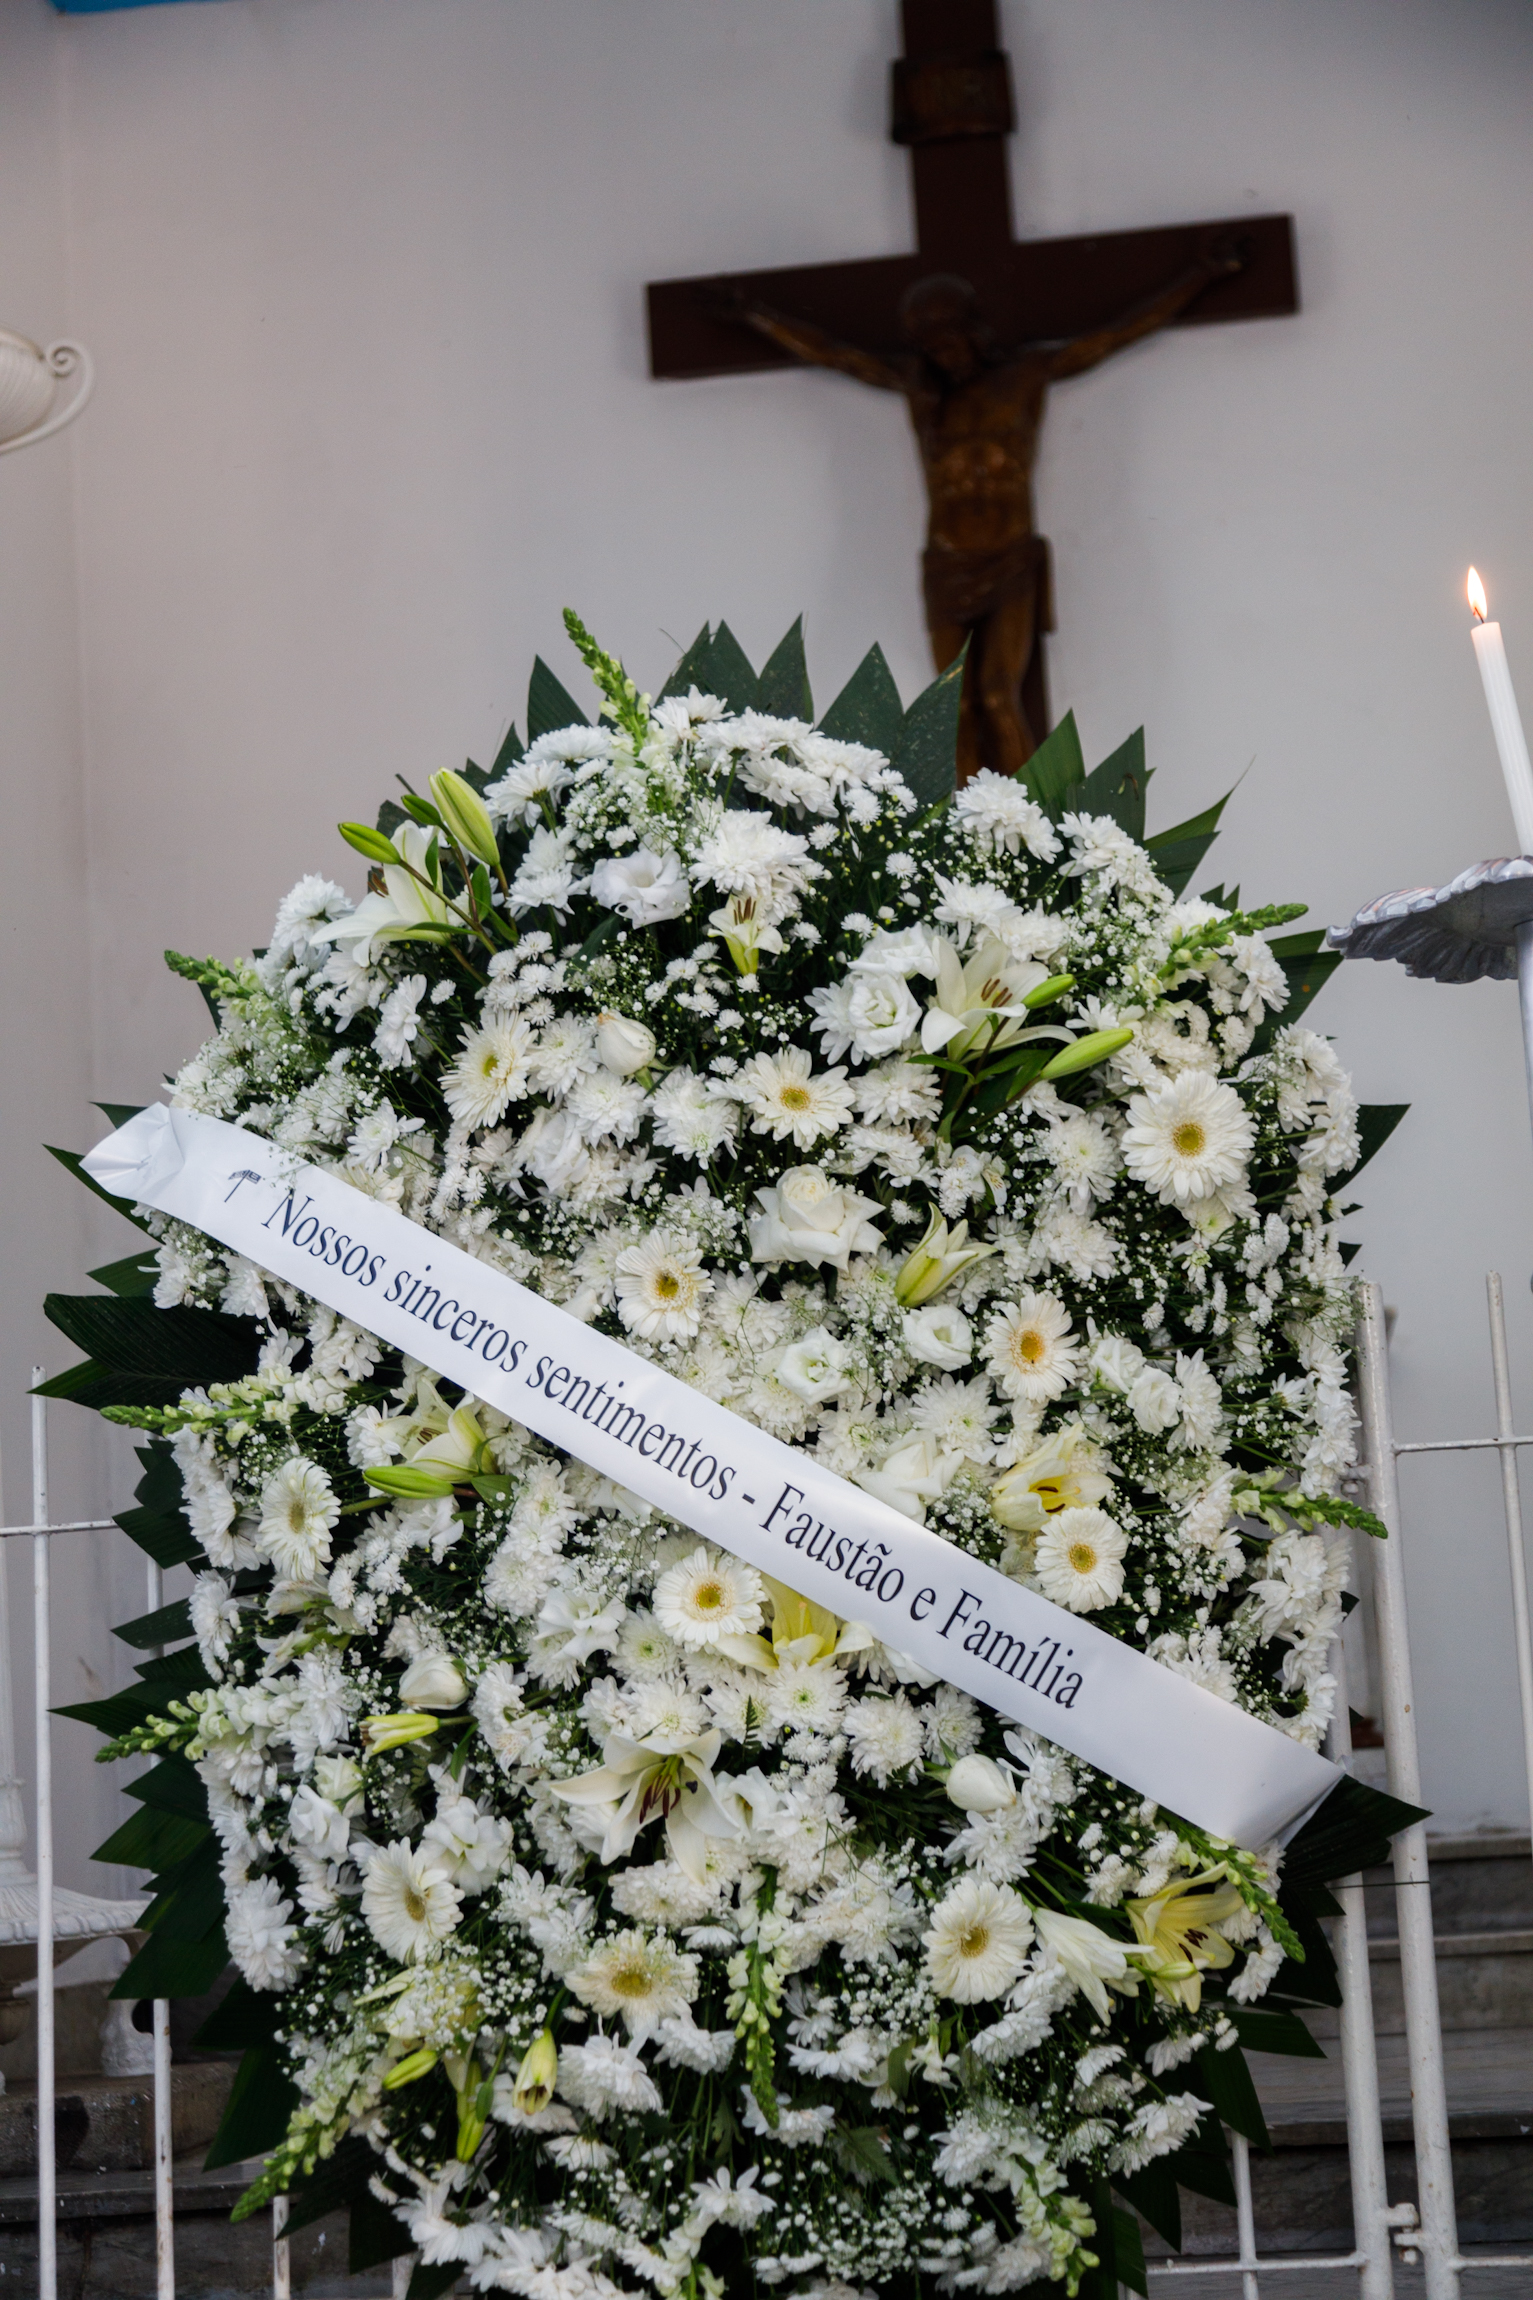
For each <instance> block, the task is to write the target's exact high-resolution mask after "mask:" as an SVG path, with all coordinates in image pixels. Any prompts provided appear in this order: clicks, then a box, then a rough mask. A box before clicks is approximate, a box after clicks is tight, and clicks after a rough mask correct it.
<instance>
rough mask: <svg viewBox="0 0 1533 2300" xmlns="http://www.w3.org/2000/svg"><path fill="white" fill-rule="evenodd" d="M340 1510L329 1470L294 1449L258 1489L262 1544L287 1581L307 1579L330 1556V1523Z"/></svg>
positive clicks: (311, 1577) (310, 1577)
mask: <svg viewBox="0 0 1533 2300" xmlns="http://www.w3.org/2000/svg"><path fill="white" fill-rule="evenodd" d="M340 1514H341V1507H340V1503H339V1502H338V1501H337V1500H336V1498H335V1489H334V1488H333V1486H332V1485H331V1483H330V1478H329V1474H328V1472H327V1471H325V1470H322V1469H321V1468H320V1466H319V1463H318V1462H317V1461H308V1460H306V1459H305V1458H304V1456H303V1455H302V1454H294V1456H293V1458H292V1459H291V1461H285V1462H284V1463H283V1464H282V1467H281V1468H280V1469H279V1470H277V1471H275V1472H274V1473H273V1474H272V1476H270V1477H269V1478H268V1479H267V1481H266V1483H265V1485H264V1487H263V1488H262V1490H261V1523H260V1529H259V1539H260V1543H261V1547H262V1548H263V1549H264V1550H265V1552H266V1554H267V1556H268V1557H269V1558H270V1559H271V1560H272V1562H273V1564H274V1565H275V1566H276V1568H277V1570H278V1572H279V1573H280V1574H281V1575H282V1577H283V1579H284V1580H286V1581H311V1580H312V1579H313V1578H314V1575H315V1574H316V1573H317V1572H318V1571H319V1568H320V1566H321V1565H322V1564H326V1563H328V1561H329V1557H330V1528H331V1527H332V1526H333V1525H334V1524H335V1522H336V1520H337V1518H338V1517H339V1516H340Z"/></svg>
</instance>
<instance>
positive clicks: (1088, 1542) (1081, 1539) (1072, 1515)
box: [1033, 1508, 1128, 1613]
mask: <svg viewBox="0 0 1533 2300" xmlns="http://www.w3.org/2000/svg"><path fill="white" fill-rule="evenodd" d="M1127 1552H1128V1535H1127V1534H1126V1533H1125V1532H1124V1531H1123V1528H1122V1527H1121V1526H1120V1525H1115V1524H1114V1522H1113V1520H1112V1519H1111V1518H1110V1517H1109V1516H1108V1514H1107V1512H1106V1510H1103V1509H1089V1508H1087V1509H1060V1510H1056V1511H1055V1512H1054V1515H1053V1516H1052V1517H1051V1518H1050V1519H1049V1522H1048V1525H1047V1527H1046V1529H1045V1530H1044V1532H1042V1533H1041V1534H1040V1535H1039V1536H1038V1543H1037V1547H1036V1549H1035V1550H1034V1553H1033V1557H1034V1571H1035V1572H1036V1574H1037V1576H1038V1586H1039V1587H1040V1588H1041V1590H1042V1591H1043V1594H1044V1596H1045V1597H1049V1598H1052V1599H1053V1601H1054V1603H1055V1604H1056V1605H1064V1606H1067V1607H1068V1608H1069V1610H1070V1611H1071V1612H1072V1613H1095V1612H1096V1610H1097V1608H1098V1606H1102V1605H1116V1604H1117V1602H1118V1599H1119V1598H1120V1597H1121V1596H1122V1594H1123V1560H1124V1557H1125V1556H1126V1554H1127Z"/></svg>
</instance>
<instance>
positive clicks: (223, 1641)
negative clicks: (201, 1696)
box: [191, 1573, 240, 1670]
mask: <svg viewBox="0 0 1533 2300" xmlns="http://www.w3.org/2000/svg"><path fill="white" fill-rule="evenodd" d="M191 1612H192V1635H193V1636H194V1637H195V1638H196V1640H197V1648H198V1651H199V1652H200V1653H201V1655H202V1665H203V1667H204V1669H208V1670H213V1669H216V1667H217V1665H218V1663H219V1662H220V1661H223V1660H224V1659H226V1658H227V1655H228V1651H229V1641H230V1639H231V1638H232V1636H233V1635H234V1632H235V1631H236V1630H237V1629H238V1627H239V1625H240V1609H239V1606H238V1604H237V1603H236V1602H235V1599H234V1596H233V1593H232V1589H231V1586H230V1584H229V1583H228V1582H227V1581H225V1579H224V1577H223V1575H222V1574H221V1573H199V1574H198V1576H197V1578H196V1580H195V1581H194V1582H193V1583H192V1600H191Z"/></svg>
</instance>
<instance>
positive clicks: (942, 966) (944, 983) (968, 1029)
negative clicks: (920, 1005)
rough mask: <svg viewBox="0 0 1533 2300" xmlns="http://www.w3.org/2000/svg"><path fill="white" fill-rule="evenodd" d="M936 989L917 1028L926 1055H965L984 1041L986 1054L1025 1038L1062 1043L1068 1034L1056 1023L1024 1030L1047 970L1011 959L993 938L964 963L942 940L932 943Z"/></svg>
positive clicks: (941, 937) (939, 937)
mask: <svg viewBox="0 0 1533 2300" xmlns="http://www.w3.org/2000/svg"><path fill="white" fill-rule="evenodd" d="M932 943H933V956H934V957H935V959H936V968H937V986H936V989H935V990H934V991H933V993H932V996H931V998H930V999H929V1000H928V1002H927V1009H926V1019H925V1020H924V1022H923V1023H922V1024H921V1044H922V1045H923V1046H924V1047H925V1049H926V1051H927V1053H928V1054H936V1053H939V1052H940V1051H941V1050H942V1049H943V1048H944V1047H945V1048H946V1049H947V1051H948V1052H949V1053H950V1054H953V1055H960V1056H961V1055H964V1054H967V1053H968V1052H969V1051H970V1049H971V1048H973V1047H974V1046H976V1045H978V1044H979V1043H980V1041H981V1040H983V1041H984V1051H985V1052H986V1053H989V1052H992V1051H993V1050H994V1049H995V1048H996V1047H1000V1046H1015V1045H1019V1044H1020V1043H1021V1041H1022V1040H1023V1039H1024V1038H1061V1039H1064V1040H1065V1041H1066V1042H1067V1043H1068V1041H1069V1038H1070V1032H1069V1031H1068V1030H1063V1029H1060V1028H1058V1027H1057V1026H1056V1025H1054V1024H1052V1023H1051V1024H1040V1025H1036V1026H1035V1027H1034V1028H1033V1029H1031V1030H1028V1029H1027V1028H1025V1027H1024V1026H1025V1023H1026V1019H1027V1015H1028V1013H1029V1012H1030V1009H1029V1008H1028V1006H1027V1005H1026V1003H1025V1001H1026V998H1027V993H1028V992H1029V991H1030V990H1036V989H1037V987H1038V985H1039V983H1040V982H1047V981H1048V979H1049V975H1048V969H1047V968H1046V967H1044V966H1041V965H1040V964H1039V962H1038V960H1037V959H1035V958H1013V957H1012V955H1011V953H1010V951H1009V950H1007V948H1006V946H1005V944H1004V943H1002V942H998V941H997V940H996V938H995V936H994V935H993V934H992V935H987V936H986V937H985V939H984V941H983V942H982V943H981V944H980V946H979V948H978V949H977V950H976V951H975V952H974V953H973V955H972V957H970V958H969V959H968V960H967V961H965V960H964V959H962V958H961V957H960V956H959V954H958V950H957V948H956V946H955V945H954V944H953V943H951V942H949V941H948V939H947V937H946V935H935V936H933V938H932Z"/></svg>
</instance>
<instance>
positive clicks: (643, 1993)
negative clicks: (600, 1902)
mask: <svg viewBox="0 0 1533 2300" xmlns="http://www.w3.org/2000/svg"><path fill="white" fill-rule="evenodd" d="M565 1980H566V1984H567V1985H568V1987H569V1988H570V1989H572V1990H573V1991H574V1993H575V1995H576V1996H577V1997H579V1999H580V2001H581V2003H582V2004H584V2005H589V2006H590V2008H591V2010H592V2011H593V2012H594V2013H597V2014H599V2015H600V2017H601V2018H602V2019H603V2020H617V2019H618V2018H621V2019H622V2020H623V2022H624V2024H625V2025H626V2027H627V2029H628V2032H629V2034H630V2035H631V2036H648V2035H649V2034H650V2032H651V2031H652V2030H653V2029H654V2028H656V2027H657V2026H658V2025H659V2023H660V2022H661V2021H663V2020H675V2019H678V2018H680V2017H681V2016H683V2015H684V2014H685V2013H686V2011H687V2009H688V2007H689V2006H690V2005H691V2002H692V1999H693V1998H694V1997H695V1996H696V1994H697V1959H696V1957H688V1956H683V1955H682V1954H681V1952H680V1951H679V1950H678V1949H676V1948H674V1947H673V1946H672V1944H671V1942H670V1941H669V1940H668V1939H667V1938H666V1936H665V1934H664V1933H655V1934H649V1933H642V1932H639V1931H638V1930H634V1931H632V1932H627V1933H618V1934H617V1935H616V1936H615V1937H614V1938H613V1939H611V1940H607V1941H603V1942H602V1943H601V1945H600V1947H598V1948H596V1949H594V1950H593V1951H592V1953H591V1955H590V1956H588V1957H587V1958H586V1960H585V1963H584V1964H582V1965H577V1966H576V1967H575V1969H574V1971H573V1972H570V1973H567V1974H566V1975H565Z"/></svg>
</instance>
